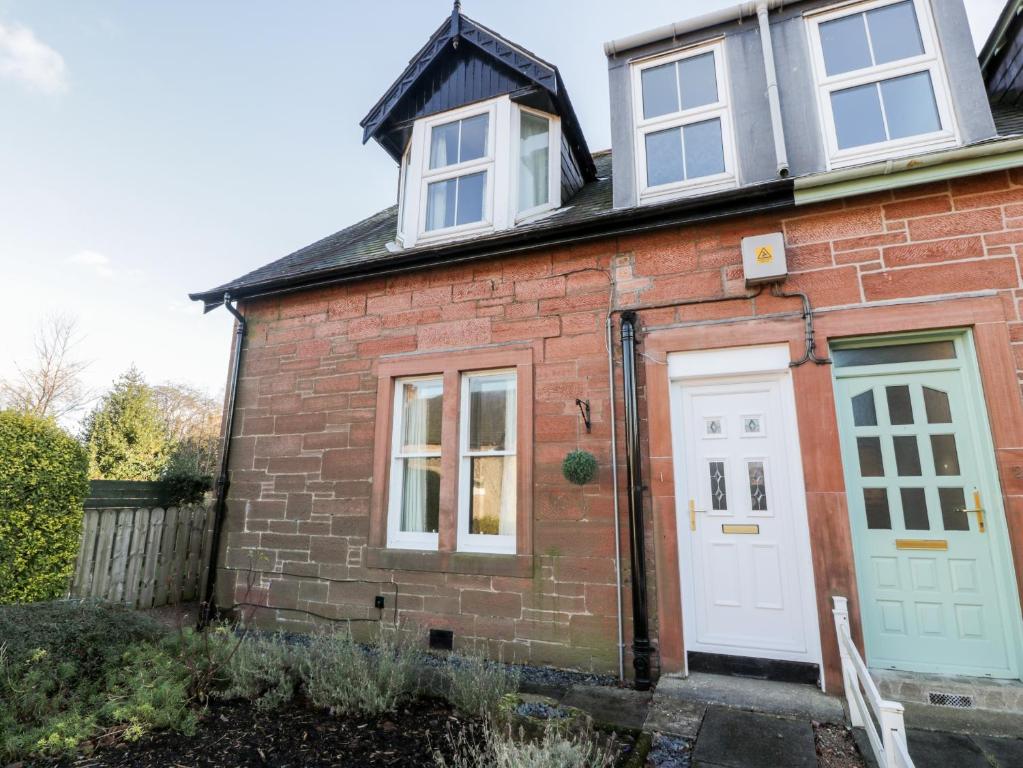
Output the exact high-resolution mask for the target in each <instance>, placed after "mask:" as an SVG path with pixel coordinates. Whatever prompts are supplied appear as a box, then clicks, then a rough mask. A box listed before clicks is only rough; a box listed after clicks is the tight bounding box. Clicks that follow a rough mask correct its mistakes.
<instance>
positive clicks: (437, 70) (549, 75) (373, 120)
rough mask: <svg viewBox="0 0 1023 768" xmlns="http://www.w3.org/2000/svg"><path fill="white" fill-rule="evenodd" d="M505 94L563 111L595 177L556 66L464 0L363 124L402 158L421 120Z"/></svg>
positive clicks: (575, 146)
mask: <svg viewBox="0 0 1023 768" xmlns="http://www.w3.org/2000/svg"><path fill="white" fill-rule="evenodd" d="M503 95H509V96H510V97H511V98H512V100H514V101H518V102H521V103H523V104H526V105H528V106H532V107H534V108H537V109H541V110H544V111H547V112H551V113H554V114H556V115H558V116H559V117H560V118H561V121H562V126H563V132H564V135H565V138H566V139H567V141H568V145H569V147H570V148H571V151H572V154H573V156H574V157H575V160H576V163H578V166H579V168H580V170H581V171H582V174H583V177H584V179H585V180H586V181H592V180H593V179H594V178H596V170H595V168H594V165H593V158H592V155H591V154H590V151H589V148H588V147H587V145H586V139H585V137H584V136H583V132H582V128H581V127H580V125H579V120H578V118H577V117H576V114H575V110H574V109H573V107H572V102H571V100H570V99H569V97H568V91H567V90H566V89H565V83H564V81H563V80H562V79H561V74H560V73H559V72H558V68H557V67H555V66H554V65H553V64H551V63H549V62H547V61H544V60H543V59H541V58H540V57H539V56H537V55H535V54H534V53H531V52H530V51H528V50H526V49H525V48H523V47H522V46H520V45H516V44H515V43H513V42H511V41H510V40H508V39H506V38H504V37H502V36H501V35H499V34H497V33H496V32H494V31H493V30H491V29H488V28H487V27H485V26H483V25H482V24H480V23H479V22H477V21H474V20H473V19H470V18H469V17H468V16H465V15H464V14H462V12H461V4H460V3H458V2H456V3H455V5H454V8H453V9H452V12H451V16H450V17H449V18H448V19H445V21H444V23H442V24H441V25H440V26H439V27H438V28H437V30H436V31H435V32H434V33H433V34H432V35H431V36H430V39H429V41H428V42H427V43H426V45H424V46H423V47H422V48H421V49H420V50H419V52H418V53H416V55H415V56H413V57H412V60H411V61H410V62H409V64H408V66H407V67H406V68H405V71H403V72H402V73H401V75H400V76H399V77H398V79H397V80H395V81H394V83H393V84H392V85H391V86H390V87H389V88H388V89H387V91H386V92H385V93H384V95H383V96H382V97H381V98H380V100H379V101H377V103H376V104H375V105H373V108H372V109H371V110H370V111H369V113H368V114H367V115H366V117H364V118H363V119H362V121H361V122H360V123H359V124H360V125H361V126H362V128H363V142H367V141H369V140H370V139H371V138H372V139H376V140H377V142H378V143H379V144H380V145H381V146H382V147H383V148H384V150H386V152H387V153H388V154H389V155H390V156H391V157H392V158H394V160H395V161H397V162H400V161H401V156H402V154H403V153H404V151H405V145H406V143H407V142H408V138H409V135H410V133H411V129H412V123H413V122H415V120H417V119H419V118H421V117H426V116H428V115H433V114H437V113H439V112H446V111H448V110H451V109H457V108H458V107H462V106H465V105H466V104H472V103H474V102H477V101H483V100H485V99H491V98H494V97H496V96H503Z"/></svg>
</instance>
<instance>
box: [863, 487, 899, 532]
mask: <svg viewBox="0 0 1023 768" xmlns="http://www.w3.org/2000/svg"><path fill="white" fill-rule="evenodd" d="M863 506H864V507H865V508H866V511H867V527H868V528H872V529H882V530H891V527H892V513H891V511H890V510H889V509H888V491H887V490H885V489H884V488H864V489H863Z"/></svg>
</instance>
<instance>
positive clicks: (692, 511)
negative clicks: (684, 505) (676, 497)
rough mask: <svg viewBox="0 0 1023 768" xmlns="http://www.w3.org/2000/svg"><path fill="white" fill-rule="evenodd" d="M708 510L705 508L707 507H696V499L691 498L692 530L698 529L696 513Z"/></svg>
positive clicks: (690, 516)
mask: <svg viewBox="0 0 1023 768" xmlns="http://www.w3.org/2000/svg"><path fill="white" fill-rule="evenodd" d="M706 511H707V510H705V509H697V508H696V501H695V500H694V499H690V500H689V530H690V531H695V530H696V513H697V512H706Z"/></svg>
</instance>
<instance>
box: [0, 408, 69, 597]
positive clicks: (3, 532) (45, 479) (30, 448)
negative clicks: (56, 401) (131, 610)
mask: <svg viewBox="0 0 1023 768" xmlns="http://www.w3.org/2000/svg"><path fill="white" fill-rule="evenodd" d="M88 477H89V457H88V454H87V453H86V451H85V449H84V448H83V447H82V446H81V445H80V444H79V443H78V442H76V441H75V440H74V439H73V438H71V437H69V436H68V435H67V434H66V433H64V432H63V431H62V430H61V429H60V428H59V427H58V426H57V425H56V424H55V423H54V422H52V421H50V420H48V419H42V418H39V417H36V416H30V415H27V414H21V413H15V412H13V411H2V412H0V604H2V603H14V602H31V601H39V600H52V599H54V598H57V597H63V595H64V594H65V593H66V591H67V587H68V582H69V580H70V578H71V574H72V571H73V569H74V565H75V556H76V554H77V553H78V542H79V539H80V537H81V532H82V502H83V501H84V499H85V497H86V496H87V495H88V493H89V480H88Z"/></svg>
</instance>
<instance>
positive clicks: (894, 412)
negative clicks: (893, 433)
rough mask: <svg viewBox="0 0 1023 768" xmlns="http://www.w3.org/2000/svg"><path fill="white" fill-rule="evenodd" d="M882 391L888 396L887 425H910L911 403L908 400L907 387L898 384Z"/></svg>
mask: <svg viewBox="0 0 1023 768" xmlns="http://www.w3.org/2000/svg"><path fill="white" fill-rule="evenodd" d="M884 389H885V394H886V395H887V396H888V423H889V424H894V425H899V424H912V423H913V401H912V400H910V398H909V387H907V386H906V385H905V384H900V385H898V386H894V387H885V388H884Z"/></svg>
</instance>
